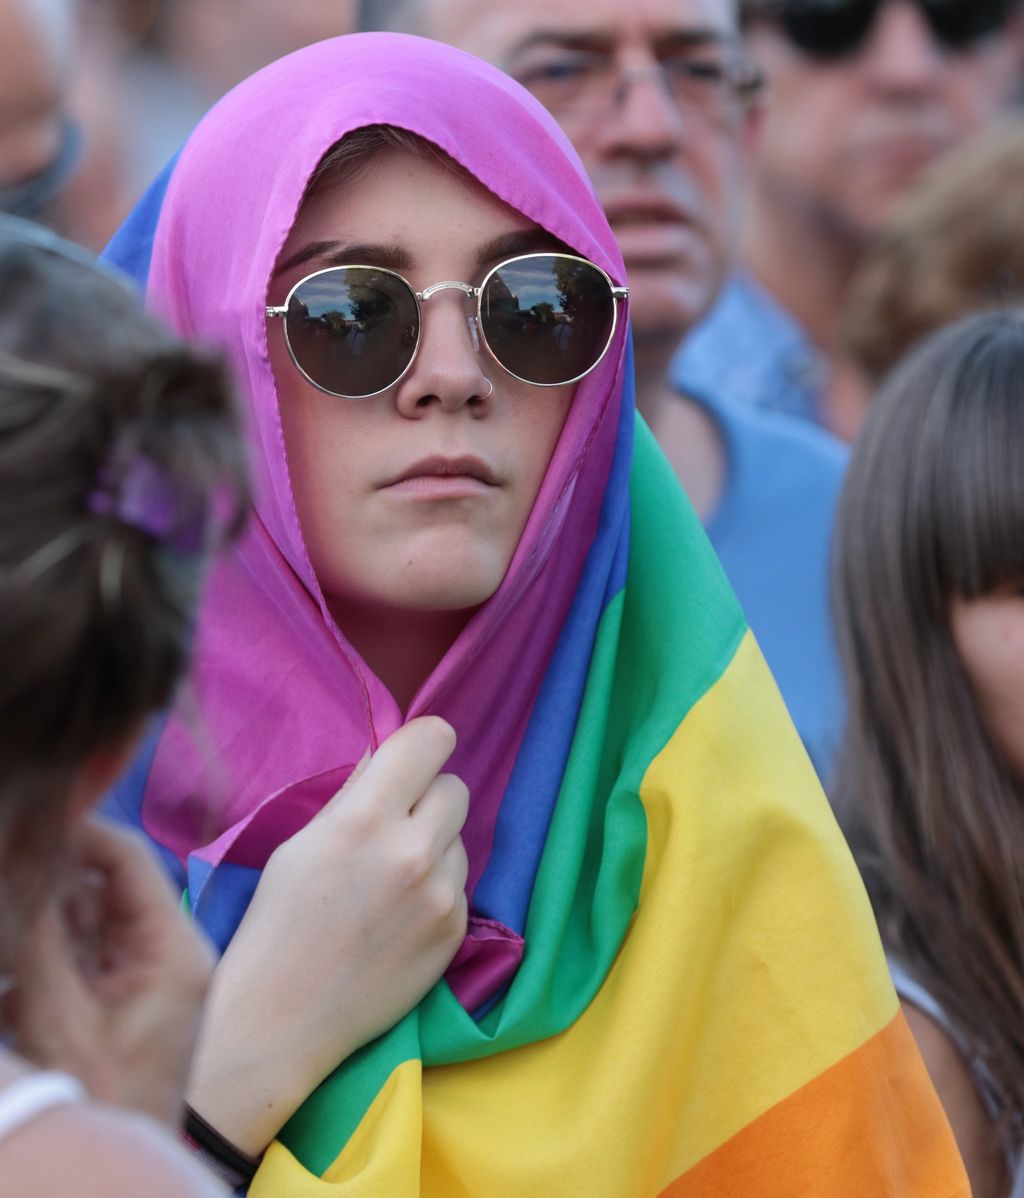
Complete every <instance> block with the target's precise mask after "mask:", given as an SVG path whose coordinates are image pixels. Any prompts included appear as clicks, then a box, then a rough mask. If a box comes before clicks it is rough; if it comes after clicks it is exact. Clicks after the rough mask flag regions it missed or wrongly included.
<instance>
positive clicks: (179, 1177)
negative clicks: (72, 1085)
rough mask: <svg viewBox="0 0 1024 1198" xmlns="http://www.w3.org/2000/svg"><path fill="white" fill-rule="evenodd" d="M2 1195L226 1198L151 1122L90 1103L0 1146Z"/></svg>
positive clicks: (61, 1111) (60, 1111) (39, 1122)
mask: <svg viewBox="0 0 1024 1198" xmlns="http://www.w3.org/2000/svg"><path fill="white" fill-rule="evenodd" d="M0 1177H2V1178H3V1179H4V1184H3V1192H4V1193H7V1192H8V1189H7V1187H8V1185H10V1187H11V1189H10V1191H9V1192H10V1193H11V1194H12V1195H13V1194H17V1195H18V1196H19V1198H111V1195H122V1194H123V1195H128V1194H131V1195H137V1196H138V1198H227V1195H228V1191H227V1190H226V1189H225V1188H224V1187H223V1186H222V1185H221V1183H220V1182H219V1181H217V1180H216V1179H215V1178H214V1177H213V1175H212V1174H211V1173H210V1172H209V1171H208V1170H207V1169H206V1168H205V1167H204V1166H202V1165H200V1164H199V1163H198V1162H197V1161H194V1160H193V1159H192V1158H191V1156H190V1155H189V1154H188V1152H187V1151H186V1150H185V1149H184V1148H183V1147H182V1146H180V1145H179V1144H177V1143H176V1142H175V1140H174V1138H173V1137H172V1136H171V1135H170V1133H168V1132H167V1131H165V1130H164V1128H162V1127H160V1126H159V1125H158V1124H157V1123H156V1122H155V1121H154V1120H152V1119H150V1118H148V1117H146V1116H140V1115H133V1114H130V1113H128V1112H127V1111H121V1110H115V1109H113V1108H111V1107H102V1106H98V1105H94V1104H87V1105H83V1106H74V1105H69V1106H63V1107H55V1108H54V1109H52V1110H50V1111H46V1112H45V1113H43V1114H41V1115H39V1116H38V1117H37V1118H36V1119H34V1120H33V1121H32V1122H31V1123H28V1124H26V1125H25V1126H24V1127H21V1128H19V1129H18V1130H17V1131H16V1132H14V1133H12V1134H11V1136H10V1138H9V1139H5V1140H4V1141H3V1142H2V1143H0Z"/></svg>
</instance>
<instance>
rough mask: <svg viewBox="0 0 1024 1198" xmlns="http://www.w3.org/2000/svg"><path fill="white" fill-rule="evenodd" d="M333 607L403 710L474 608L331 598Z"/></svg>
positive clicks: (349, 637) (350, 638) (350, 639)
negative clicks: (397, 606) (410, 607)
mask: <svg viewBox="0 0 1024 1198" xmlns="http://www.w3.org/2000/svg"><path fill="white" fill-rule="evenodd" d="M331 612H332V614H333V616H334V618H335V620H337V622H338V625H339V627H340V628H342V629H344V632H345V637H346V639H347V640H348V642H349V643H350V644H351V645H352V647H353V648H354V649H355V650H356V652H357V653H358V654H359V655H360V657H362V659H363V661H365V662H366V664H367V665H368V666H369V667H370V669H371V670H372V671H373V672H374V674H375V675H376V676H377V677H378V678H379V679H380V681H381V682H382V683H383V684H384V685H385V686H386V687H387V688H388V690H389V691H390V692H391V694H392V696H393V697H394V699H395V702H396V703H397V704H398V706H399V707H400V708H401V710H402V712H403V713H405V712H407V711H408V710H409V706H410V704H411V703H412V701H413V698H414V697H415V695H416V692H417V691H418V690H419V689H420V687H421V686H422V685H423V683H424V682H426V680H427V679H428V678H429V677H430V675H431V674H432V673H433V672H434V670H435V669H436V668H437V665H438V663H439V662H440V661H441V658H442V657H444V655H445V654H446V653H447V652H448V650H449V649H450V648H451V646H452V644H453V642H454V641H455V638H456V637H457V636H458V635H459V633H460V632H461V631H462V630H463V628H465V626H466V625H467V624H468V623H469V620H470V617H471V616H472V614H473V612H472V610H470V611H455V612H451V611H423V612H415V611H414V612H409V611H397V610H392V609H385V608H381V607H374V606H366V605H362V604H355V603H353V604H348V603H344V604H343V603H341V602H338V601H336V602H334V603H332V604H331Z"/></svg>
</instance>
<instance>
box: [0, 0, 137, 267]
mask: <svg viewBox="0 0 1024 1198" xmlns="http://www.w3.org/2000/svg"><path fill="white" fill-rule="evenodd" d="M115 47H116V43H115V42H113V41H112V39H111V36H110V30H109V27H108V26H107V24H106V23H105V21H104V20H103V17H102V13H101V12H100V10H99V9H98V8H97V7H96V6H94V5H92V4H87V3H79V2H78V0H0V211H4V212H8V213H13V214H15V215H18V216H22V217H26V218H28V219H31V220H34V221H37V222H39V223H41V224H45V225H47V226H49V227H50V228H52V229H55V230H57V231H58V232H60V233H61V234H63V235H64V236H65V237H68V238H70V239H71V240H73V241H77V242H79V243H80V244H83V245H86V246H89V247H91V248H93V249H99V248H100V247H102V246H103V245H104V244H105V243H106V242H107V240H109V238H110V236H111V234H112V233H113V231H114V229H116V228H117V225H118V223H119V222H120V221H121V219H122V218H123V216H124V212H125V210H126V207H127V204H128V202H129V198H130V197H129V196H128V194H127V192H126V189H125V172H124V153H123V146H122V142H123V125H122V121H121V117H120V115H119V112H120V106H119V104H118V100H117V93H116V91H115V89H114V82H113V80H114V76H115V75H116V71H114V70H113V69H112V63H113V62H114V61H115V59H116V49H115Z"/></svg>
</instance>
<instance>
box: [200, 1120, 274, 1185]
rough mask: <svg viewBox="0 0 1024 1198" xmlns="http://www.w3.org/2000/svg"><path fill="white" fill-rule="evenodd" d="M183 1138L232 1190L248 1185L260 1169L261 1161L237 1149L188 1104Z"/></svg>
mask: <svg viewBox="0 0 1024 1198" xmlns="http://www.w3.org/2000/svg"><path fill="white" fill-rule="evenodd" d="M181 1138H182V1140H183V1141H184V1142H185V1144H187V1145H188V1147H189V1148H190V1149H191V1150H192V1152H194V1153H195V1155H196V1156H198V1157H199V1158H200V1159H201V1160H202V1161H203V1163H204V1164H205V1165H206V1166H207V1167H208V1168H210V1169H211V1170H212V1171H213V1172H214V1173H216V1174H217V1176H218V1177H220V1178H222V1179H223V1180H224V1181H226V1182H227V1183H228V1185H229V1186H231V1187H232V1189H238V1187H239V1186H244V1185H247V1184H248V1183H249V1182H250V1181H252V1179H253V1177H254V1176H255V1173H256V1170H257V1169H258V1168H259V1167H260V1162H259V1158H258V1157H255V1156H249V1154H248V1153H247V1152H243V1151H242V1150H241V1148H236V1147H235V1145H234V1144H232V1143H231V1141H230V1140H226V1139H225V1138H224V1137H223V1136H222V1135H221V1134H220V1132H219V1131H218V1130H217V1129H216V1128H215V1127H213V1126H211V1125H210V1124H209V1123H207V1122H206V1120H205V1119H204V1118H203V1117H202V1115H200V1114H198V1113H197V1112H196V1111H194V1110H193V1109H192V1108H191V1107H190V1106H189V1105H188V1104H187V1103H186V1104H185V1124H184V1127H183V1128H182V1132H181Z"/></svg>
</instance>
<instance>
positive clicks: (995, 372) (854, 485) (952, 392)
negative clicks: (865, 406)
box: [834, 312, 1024, 1119]
mask: <svg viewBox="0 0 1024 1198" xmlns="http://www.w3.org/2000/svg"><path fill="white" fill-rule="evenodd" d="M1022 459H1024V313H1021V312H1014V313H986V314H983V315H980V316H974V317H969V318H967V319H966V320H963V321H961V322H960V323H958V324H956V325H954V326H951V327H950V328H948V329H946V330H943V331H942V332H940V333H938V334H936V335H935V336H934V337H932V338H931V339H929V340H928V341H927V342H925V343H924V344H923V345H922V346H921V347H920V348H919V349H918V350H917V351H915V352H913V353H912V354H911V355H910V356H909V357H908V358H907V359H906V360H905V361H904V363H903V364H902V365H901V366H900V367H899V368H898V369H897V371H896V373H895V374H894V375H893V376H892V377H891V378H890V380H889V381H888V383H887V384H886V385H885V387H883V389H882V391H881V392H880V394H879V395H878V397H877V399H876V400H875V402H874V404H873V406H872V408H871V410H870V413H869V415H868V418H867V420H866V422H865V425H864V429H863V432H862V434H861V439H860V441H859V442H858V444H857V446H856V447H855V449H854V453H853V457H852V460H851V463H850V468H849V473H848V475H847V478H846V483H845V486H844V489H843V493H842V497H841V500H840V504H839V512H838V527H837V539H836V548H835V572H834V590H835V595H834V597H835V603H836V615H837V632H838V637H839V648H840V654H841V657H842V661H843V668H844V672H845V675H846V683H847V688H848V696H849V714H848V722H847V726H846V731H845V736H844V742H843V745H842V750H841V753H840V761H839V768H838V774H837V784H836V790H835V804H836V809H837V812H838V814H839V816H840V820H841V821H842V822H843V823H844V825H845V826H846V829H847V831H848V834H849V836H850V842H851V846H852V847H853V849H854V853H855V855H856V856H857V858H858V861H859V864H860V866H861V868H862V871H863V873H864V878H865V881H866V883H867V886H868V891H869V893H870V895H871V898H872V901H873V903H874V906H875V911H876V914H877V916H878V920H879V925H880V927H881V930H882V935H883V939H884V940H885V941H886V943H887V946H888V947H889V949H890V950H891V951H893V952H894V953H895V954H896V955H897V956H898V957H899V958H901V959H902V960H903V961H905V962H906V964H907V966H908V967H909V969H910V971H911V973H912V974H914V975H915V976H916V977H917V978H919V980H920V981H921V982H922V984H923V985H925V986H926V987H927V988H928V989H929V990H930V991H931V992H932V993H933V994H934V996H935V998H936V999H937V1000H938V1001H939V1003H940V1004H941V1005H942V1006H943V1008H944V1009H945V1010H946V1012H947V1013H948V1015H949V1017H950V1018H951V1020H952V1021H953V1023H954V1025H955V1026H956V1027H957V1028H958V1029H959V1031H960V1032H962V1034H963V1036H964V1038H965V1040H966V1042H967V1044H968V1046H969V1048H970V1051H971V1053H972V1054H974V1055H976V1056H977V1057H979V1058H980V1059H982V1060H983V1061H984V1063H985V1065H986V1067H987V1069H988V1070H989V1072H990V1074H991V1076H992V1078H993V1079H994V1081H995V1083H996V1085H997V1087H998V1089H999V1091H1000V1093H1001V1095H1002V1097H1003V1099H1004V1101H1005V1103H1006V1107H1007V1114H1008V1118H1010V1119H1012V1118H1013V1117H1016V1118H1018V1119H1019V1118H1020V1116H1021V1114H1022V1113H1024V1021H1022V1012H1024V780H1022V779H1021V778H1019V777H1017V776H1016V775H1015V774H1014V772H1013V771H1012V769H1011V768H1010V766H1009V764H1008V762H1007V761H1006V759H1005V758H1004V756H1003V754H1002V753H1001V752H1000V751H999V749H998V748H997V747H996V745H995V743H994V742H993V740H992V738H991V737H990V736H989V734H988V732H987V730H986V728H985V725H984V723H983V720H982V717H981V715H980V713H979V708H978V704H977V702H976V700H975V696H974V694H973V692H972V690H971V686H970V683H969V681H968V678H967V675H966V673H965V670H964V668H963V666H962V664H961V662H960V659H959V657H958V654H957V652H956V648H955V644H954V641H953V634H952V630H951V625H950V605H951V600H952V599H953V598H954V597H959V598H962V599H965V600H970V599H974V598H977V597H980V596H984V595H988V594H991V593H992V592H994V591H997V590H999V589H1000V588H1003V587H1006V586H1009V585H1020V583H1021V582H1022V580H1024V470H1022V469H1021V461H1022Z"/></svg>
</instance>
